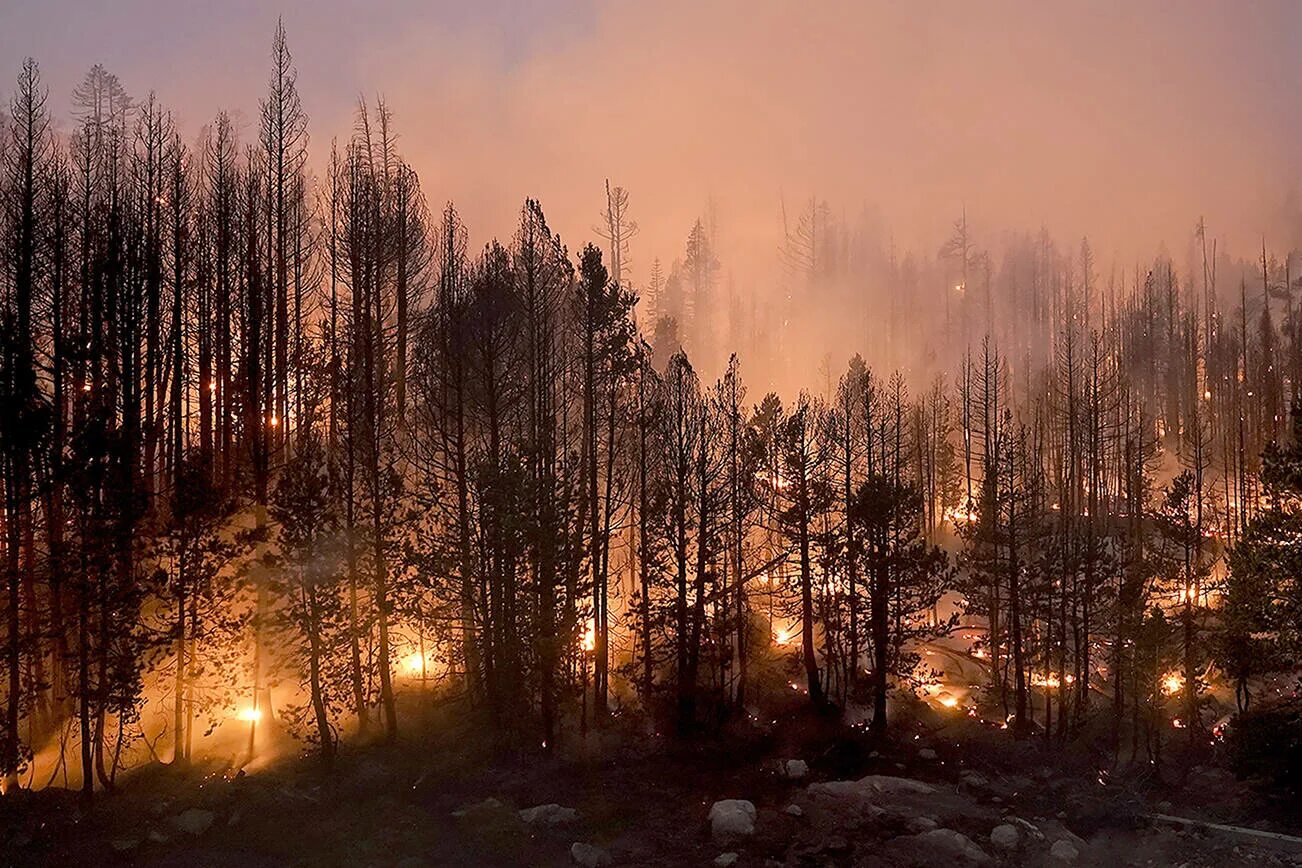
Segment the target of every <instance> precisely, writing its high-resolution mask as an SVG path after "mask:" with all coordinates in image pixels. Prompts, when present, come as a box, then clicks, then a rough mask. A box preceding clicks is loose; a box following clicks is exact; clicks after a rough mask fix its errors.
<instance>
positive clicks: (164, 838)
mask: <svg viewBox="0 0 1302 868" xmlns="http://www.w3.org/2000/svg"><path fill="white" fill-rule="evenodd" d="M148 838H149V840H150V841H152V842H153V843H155V844H166V843H167V842H168V841H171V840H172V836H171V835H169V834H167V833H166V832H164V831H163V830H162V829H150V830H149V835H148Z"/></svg>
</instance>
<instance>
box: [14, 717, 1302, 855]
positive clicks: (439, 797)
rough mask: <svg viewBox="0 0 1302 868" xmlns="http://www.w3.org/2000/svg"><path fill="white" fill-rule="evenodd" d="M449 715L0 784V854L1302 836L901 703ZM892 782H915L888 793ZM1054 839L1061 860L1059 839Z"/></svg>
mask: <svg viewBox="0 0 1302 868" xmlns="http://www.w3.org/2000/svg"><path fill="white" fill-rule="evenodd" d="M446 732H447V734H446V735H445V736H443V737H442V738H440V739H436V740H427V741H404V742H400V743H399V744H397V745H394V746H387V747H386V746H379V745H375V746H370V747H367V748H365V749H360V750H357V749H354V750H347V751H345V752H344V753H343V754H342V755H341V756H340V758H339V760H338V762H337V764H336V768H335V770H334V771H333V772H331V773H329V774H326V773H323V772H322V770H321V769H320V767H319V765H318V763H316V762H315V761H313V760H311V759H310V758H295V757H292V756H291V757H288V758H286V759H284V760H283V761H281V762H278V763H275V764H273V765H272V766H271V767H270V768H267V769H264V770H261V771H258V772H256V773H251V774H247V775H240V774H238V773H232V772H231V770H230V769H229V768H227V767H224V766H221V765H219V764H209V765H204V766H199V767H195V768H192V769H190V770H188V771H182V770H179V769H173V768H169V767H166V766H159V765H153V766H147V767H144V768H141V769H138V770H136V771H134V772H133V773H131V774H130V775H128V776H126V777H125V779H124V780H123V782H122V786H121V788H120V790H119V791H118V792H116V793H114V794H112V795H108V796H102V797H100V798H99V799H98V800H97V802H96V804H95V806H94V807H93V808H92V809H90V810H89V811H83V810H82V809H81V808H80V807H79V803H78V799H77V796H76V794H75V793H71V792H68V791H66V790H60V789H57V788H51V789H47V790H44V791H40V792H24V793H19V794H16V795H14V796H13V797H6V798H3V799H0V847H2V850H0V853H2V854H3V856H2V861H3V864H5V865H43V866H45V865H140V866H176V868H182V866H184V868H204V866H241V868H244V866H272V865H276V866H279V865H303V866H307V865H311V866H318V865H319V866H333V865H339V866H345V865H346V866H370V865H374V866H403V868H419V866H454V865H455V866H464V865H487V866H565V865H571V864H574V862H573V861H572V856H571V852H570V850H571V845H572V844H574V843H575V842H584V843H590V844H593V845H595V846H597V847H599V848H600V849H601V850H602V851H604V853H605V854H606V855H607V856H608V857H609V858H610V860H611V862H612V863H613V864H614V865H643V866H670V865H710V864H713V863H714V860H715V859H716V858H718V857H719V856H720V854H723V853H736V854H738V859H737V861H736V863H735V864H736V865H738V866H742V868H745V866H752V865H753V866H765V865H767V866H804V865H813V866H822V865H837V866H870V865H911V864H919V865H943V866H946V868H951V866H958V865H963V864H992V865H999V864H1003V865H1063V864H1068V863H1069V862H1073V861H1074V863H1075V864H1080V865H1208V866H1212V865H1216V866H1220V865H1239V864H1244V865H1257V864H1259V865H1272V864H1273V865H1288V864H1302V853H1297V854H1292V855H1290V854H1288V853H1283V852H1278V851H1276V850H1271V849H1261V848H1258V847H1256V846H1251V845H1245V844H1244V843H1242V842H1241V841H1238V840H1235V839H1233V838H1227V837H1225V836H1222V835H1220V834H1216V833H1206V832H1201V831H1180V830H1178V829H1176V828H1172V827H1164V826H1161V825H1155V824H1154V823H1152V822H1150V821H1149V820H1146V819H1145V816H1144V815H1145V814H1147V813H1149V812H1153V811H1158V812H1161V813H1169V814H1177V815H1180V816H1185V817H1197V818H1201V819H1206V820H1214V821H1217V822H1225V823H1234V824H1244V823H1251V824H1253V825H1255V826H1257V827H1258V828H1263V829H1268V830H1273V831H1277V832H1293V833H1296V832H1297V831H1298V829H1297V828H1296V826H1297V824H1298V823H1300V822H1302V819H1299V817H1298V814H1297V812H1296V810H1295V809H1294V808H1293V806H1291V805H1289V804H1288V803H1287V802H1286V801H1281V800H1278V799H1271V798H1269V797H1268V796H1267V797H1263V796H1262V795H1260V794H1259V793H1258V792H1257V791H1255V790H1253V789H1252V788H1251V787H1250V786H1248V785H1247V784H1244V783H1241V782H1237V781H1235V780H1234V779H1233V777H1232V776H1230V775H1229V774H1228V773H1226V772H1224V771H1221V770H1219V769H1217V768H1215V767H1214V766H1210V765H1205V766H1199V767H1197V768H1196V769H1194V770H1192V771H1185V772H1182V773H1179V774H1173V775H1169V776H1168V778H1167V779H1161V778H1159V776H1158V775H1155V774H1152V773H1150V772H1146V773H1145V774H1144V775H1140V776H1126V775H1124V774H1121V773H1110V772H1108V770H1106V769H1095V768H1092V767H1091V766H1092V765H1095V764H1097V762H1096V761H1095V762H1091V760H1090V758H1089V756H1088V752H1077V753H1073V752H1071V751H1065V750H1062V749H1059V748H1050V747H1047V746H1045V745H1043V744H1041V743H1035V742H1032V743H1022V744H1018V743H1014V742H1012V741H1011V740H1009V739H1008V738H1007V734H1006V733H997V732H990V731H989V729H988V728H984V727H980V726H975V725H965V724H964V723H962V722H959V723H949V724H946V725H937V723H936V721H931V720H922V719H913V720H907V721H904V722H900V723H898V724H897V726H896V732H895V733H894V734H893V736H892V737H891V738H890V739H888V740H883V741H875V740H873V739H872V738H870V737H869V736H868V734H867V733H865V732H863V731H862V730H860V729H856V728H853V727H844V726H841V725H840V724H836V723H830V722H824V721H817V720H809V719H805V718H803V717H800V716H799V715H796V716H794V717H792V718H790V719H786V720H780V721H778V722H776V723H775V724H774V725H771V726H769V727H765V728H759V727H754V726H747V727H741V728H737V729H734V730H733V731H730V732H728V733H724V734H721V735H718V736H716V737H713V738H704V739H700V740H697V741H696V742H694V743H692V744H690V745H687V746H684V745H681V744H679V743H676V742H673V741H670V740H667V739H663V738H659V737H656V736H654V735H645V734H639V733H638V732H637V731H636V728H635V727H633V726H631V725H629V726H622V725H620V724H619V723H615V724H612V725H611V726H609V727H607V728H605V729H603V730H602V731H601V732H599V733H594V734H590V735H589V736H588V737H587V738H586V739H579V738H578V736H577V734H572V735H571V736H570V739H569V743H568V744H567V745H566V746H565V748H564V749H562V750H560V751H558V756H554V757H544V756H542V755H540V754H538V755H527V756H524V755H517V756H515V757H509V756H508V757H503V756H502V755H500V754H497V755H494V754H492V753H490V750H489V748H488V746H487V745H485V744H484V743H482V740H481V739H479V738H477V737H476V728H475V727H474V726H471V725H464V726H460V727H455V726H454V727H449V728H448V729H447V730H446ZM786 758H800V759H802V760H804V761H806V762H807V763H808V766H809V771H808V773H807V774H806V775H805V776H804V778H803V779H801V780H790V779H788V778H787V777H786V776H785V775H784V773H783V771H782V760H784V759H786ZM868 775H877V776H883V777H880V778H865V776H868ZM899 778H907V779H910V780H914V781H919V782H924V783H925V785H926V787H925V788H924V789H926V788H929V790H930V791H929V792H912V791H899V787H898V786H896V785H895V784H892V783H891V782H892V781H894V780H896V779H899ZM829 782H833V783H829ZM835 782H842V783H835ZM874 782H875V783H874ZM909 786H913V785H909ZM905 789H906V790H907V789H908V788H907V787H905ZM719 799H746V800H749V801H751V802H753V804H754V805H755V806H756V809H757V817H756V820H755V824H754V828H755V831H754V834H753V835H750V836H748V837H744V838H739V839H734V840H730V841H728V840H725V841H715V840H714V839H712V836H711V825H710V822H709V819H708V817H709V813H710V808H711V805H712V804H713V803H714V802H715V801H716V800H719ZM486 800H488V801H486ZM549 803H555V804H558V805H561V806H565V807H569V808H573V809H575V810H576V811H577V812H578V816H577V819H573V820H571V821H568V822H560V823H558V824H556V825H554V826H551V827H547V826H545V825H543V824H542V823H534V824H527V823H525V822H524V821H523V820H522V819H521V818H520V817H519V815H518V809H521V808H527V807H530V806H534V805H540V804H549ZM792 805H794V806H796V808H794V809H793V808H792V807H791V806H792ZM797 814H798V816H797ZM1001 825H1010V826H1013V827H1014V828H1015V829H1016V832H1017V841H1016V843H1015V844H1014V845H1013V846H999V845H997V844H996V843H995V842H994V841H992V839H991V832H992V830H993V829H994V828H995V827H997V826H1001ZM937 830H952V831H950V832H943V831H937ZM954 833H957V837H955V834H954ZM1060 841H1065V842H1067V844H1069V845H1070V849H1072V850H1074V851H1075V852H1076V857H1075V859H1074V860H1073V859H1070V858H1066V857H1067V856H1069V854H1067V853H1066V852H1065V851H1064V849H1063V847H1061V846H1059V847H1058V848H1057V850H1055V849H1054V847H1055V845H1057V844H1058V842H1060ZM964 842H966V843H964ZM969 844H970V845H972V848H974V849H967V845H969ZM1055 853H1056V855H1055ZM598 858H600V857H598ZM725 861H726V857H725Z"/></svg>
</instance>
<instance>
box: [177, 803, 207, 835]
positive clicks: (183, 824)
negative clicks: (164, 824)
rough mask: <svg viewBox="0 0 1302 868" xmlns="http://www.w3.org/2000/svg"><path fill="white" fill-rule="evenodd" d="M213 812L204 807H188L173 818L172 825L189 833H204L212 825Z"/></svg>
mask: <svg viewBox="0 0 1302 868" xmlns="http://www.w3.org/2000/svg"><path fill="white" fill-rule="evenodd" d="M213 819H214V817H213V812H212V811H205V810H204V809H203V808H187V809H186V810H184V811H182V812H181V813H179V814H177V815H176V816H175V817H173V818H172V825H173V826H175V827H176V828H178V829H180V830H181V831H182V832H185V833H186V834H187V835H202V834H203V833H204V832H207V831H208V829H209V828H211V827H212V822H213Z"/></svg>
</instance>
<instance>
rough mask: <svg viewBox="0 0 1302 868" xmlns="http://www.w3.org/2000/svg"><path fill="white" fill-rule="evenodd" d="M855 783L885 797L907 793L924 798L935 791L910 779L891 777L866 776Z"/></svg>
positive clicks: (933, 788) (920, 782)
mask: <svg viewBox="0 0 1302 868" xmlns="http://www.w3.org/2000/svg"><path fill="white" fill-rule="evenodd" d="M857 783H858V784H859V786H861V787H868V788H869V789H871V790H872V791H873V792H875V793H883V794H886V795H895V794H899V793H909V794H913V795H919V796H926V795H930V794H931V793H934V792H935V791H936V788H935V787H933V786H931V785H930V784H924V783H923V782H922V781H915V780H913V779H912V778H897V777H893V776H891V775H868V776H867V777H862V778H860V779H859V780H858V781H857Z"/></svg>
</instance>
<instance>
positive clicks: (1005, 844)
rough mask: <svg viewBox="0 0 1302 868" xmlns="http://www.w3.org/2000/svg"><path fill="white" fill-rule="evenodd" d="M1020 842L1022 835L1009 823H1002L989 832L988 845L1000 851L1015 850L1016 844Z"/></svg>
mask: <svg viewBox="0 0 1302 868" xmlns="http://www.w3.org/2000/svg"><path fill="white" fill-rule="evenodd" d="M1020 840H1022V833H1021V832H1019V831H1017V827H1016V826H1014V825H1012V824H1010V823H1003V824H1001V825H999V826H995V827H994V828H993V829H991V830H990V843H991V844H994V845H995V846H996V847H998V848H999V849H1000V850H1016V849H1017V842H1018V841H1020Z"/></svg>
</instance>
